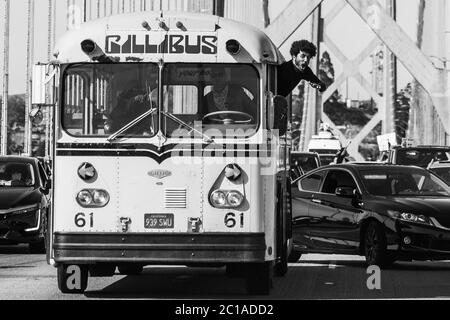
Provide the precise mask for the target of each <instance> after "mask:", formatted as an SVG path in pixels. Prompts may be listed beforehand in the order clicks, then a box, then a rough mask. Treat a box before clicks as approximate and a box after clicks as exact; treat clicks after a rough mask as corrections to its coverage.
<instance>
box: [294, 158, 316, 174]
mask: <svg viewBox="0 0 450 320" xmlns="http://www.w3.org/2000/svg"><path fill="white" fill-rule="evenodd" d="M292 165H293V166H296V167H299V168H301V169H302V170H303V172H305V173H306V172H309V171H311V170H314V169H317V168H318V167H319V162H318V159H317V157H316V156H315V155H312V154H292Z"/></svg>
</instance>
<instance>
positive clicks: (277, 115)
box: [273, 96, 288, 137]
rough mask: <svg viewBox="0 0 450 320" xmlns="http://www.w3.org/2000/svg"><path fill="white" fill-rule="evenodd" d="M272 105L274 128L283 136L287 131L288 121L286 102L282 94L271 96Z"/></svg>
mask: <svg viewBox="0 0 450 320" xmlns="http://www.w3.org/2000/svg"><path fill="white" fill-rule="evenodd" d="M273 106H274V109H275V110H274V129H278V131H279V136H280V137H281V136H284V135H285V134H286V131H287V121H288V114H287V113H288V102H287V100H286V98H284V97H282V96H275V97H274V98H273Z"/></svg>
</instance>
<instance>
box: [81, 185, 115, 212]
mask: <svg viewBox="0 0 450 320" xmlns="http://www.w3.org/2000/svg"><path fill="white" fill-rule="evenodd" d="M77 202H78V204H79V205H80V206H82V207H83V208H102V207H105V206H106V205H107V204H108V203H109V193H108V192H107V191H105V190H98V189H88V190H82V191H80V192H79V193H78V195H77Z"/></svg>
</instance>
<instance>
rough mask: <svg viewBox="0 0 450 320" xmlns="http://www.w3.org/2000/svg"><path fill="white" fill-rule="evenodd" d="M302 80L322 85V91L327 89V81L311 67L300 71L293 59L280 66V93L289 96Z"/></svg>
mask: <svg viewBox="0 0 450 320" xmlns="http://www.w3.org/2000/svg"><path fill="white" fill-rule="evenodd" d="M302 80H306V81H309V82H312V83H315V84H318V85H320V90H319V91H320V92H324V91H325V90H326V89H327V86H326V85H325V83H323V82H322V81H320V79H319V78H317V76H316V75H315V74H314V72H313V71H312V70H311V68H310V67H306V68H305V70H304V71H300V70H299V69H298V68H297V67H296V66H295V65H294V62H293V61H292V60H290V61H287V62H285V63H283V64H282V65H280V66H279V68H278V95H281V96H283V97H287V96H288V95H289V94H290V93H291V92H292V90H294V88H295V87H296V86H297V85H298V83H299V82H300V81H302Z"/></svg>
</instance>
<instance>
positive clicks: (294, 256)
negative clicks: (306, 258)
mask: <svg viewBox="0 0 450 320" xmlns="http://www.w3.org/2000/svg"><path fill="white" fill-rule="evenodd" d="M301 256H302V254H301V253H300V252H297V251H293V250H292V252H291V254H290V255H289V257H288V262H289V263H296V262H298V260H300V258H301Z"/></svg>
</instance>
